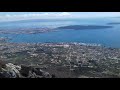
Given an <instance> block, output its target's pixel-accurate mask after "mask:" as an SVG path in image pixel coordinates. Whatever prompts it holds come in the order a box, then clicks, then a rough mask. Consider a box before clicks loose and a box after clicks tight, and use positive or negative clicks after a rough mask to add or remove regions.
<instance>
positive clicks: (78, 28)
mask: <svg viewBox="0 0 120 90" xmlns="http://www.w3.org/2000/svg"><path fill="white" fill-rule="evenodd" d="M112 27H113V26H100V25H69V26H63V27H58V28H57V29H74V30H84V29H105V28H106V29H107V28H112Z"/></svg>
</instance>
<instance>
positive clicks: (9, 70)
mask: <svg viewBox="0 0 120 90" xmlns="http://www.w3.org/2000/svg"><path fill="white" fill-rule="evenodd" d="M53 77H55V76H54V75H50V74H49V73H48V72H45V71H43V70H41V69H40V68H37V67H36V68H35V67H32V66H25V65H21V66H18V65H14V64H12V63H7V64H5V63H4V62H3V61H0V78H53Z"/></svg>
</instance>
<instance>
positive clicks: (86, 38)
mask: <svg viewBox="0 0 120 90" xmlns="http://www.w3.org/2000/svg"><path fill="white" fill-rule="evenodd" d="M109 23H120V18H117V17H108V18H106V17H104V18H82V19H64V20H57V19H54V20H39V19H38V20H21V21H13V22H11V21H9V22H0V30H7V32H10V31H11V30H13V29H14V30H19V28H23V29H24V28H43V27H48V28H56V27H61V26H68V25H107V26H108V25H109V26H113V27H112V28H105V29H85V30H69V29H62V30H58V31H53V32H44V33H36V34H7V33H6V34H0V37H2V38H3V37H4V38H6V37H7V38H10V40H8V42H13V43H46V42H50V43H57V42H67V43H69V42H78V43H94V44H101V45H103V46H106V47H114V48H120V24H109Z"/></svg>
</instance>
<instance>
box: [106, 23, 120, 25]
mask: <svg viewBox="0 0 120 90" xmlns="http://www.w3.org/2000/svg"><path fill="white" fill-rule="evenodd" d="M108 24H109V25H118V24H120V22H112V23H108Z"/></svg>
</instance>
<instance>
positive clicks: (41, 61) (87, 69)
mask: <svg viewBox="0 0 120 90" xmlns="http://www.w3.org/2000/svg"><path fill="white" fill-rule="evenodd" d="M0 59H1V60H2V61H4V62H5V63H12V64H15V65H27V66H33V67H39V68H41V69H42V70H44V71H46V72H49V73H50V74H53V75H55V76H56V77H57V78H82V77H86V78H109V77H114V78H118V77H120V49H119V48H110V47H104V46H101V45H99V44H85V43H32V44H31V43H8V42H1V43H0Z"/></svg>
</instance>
